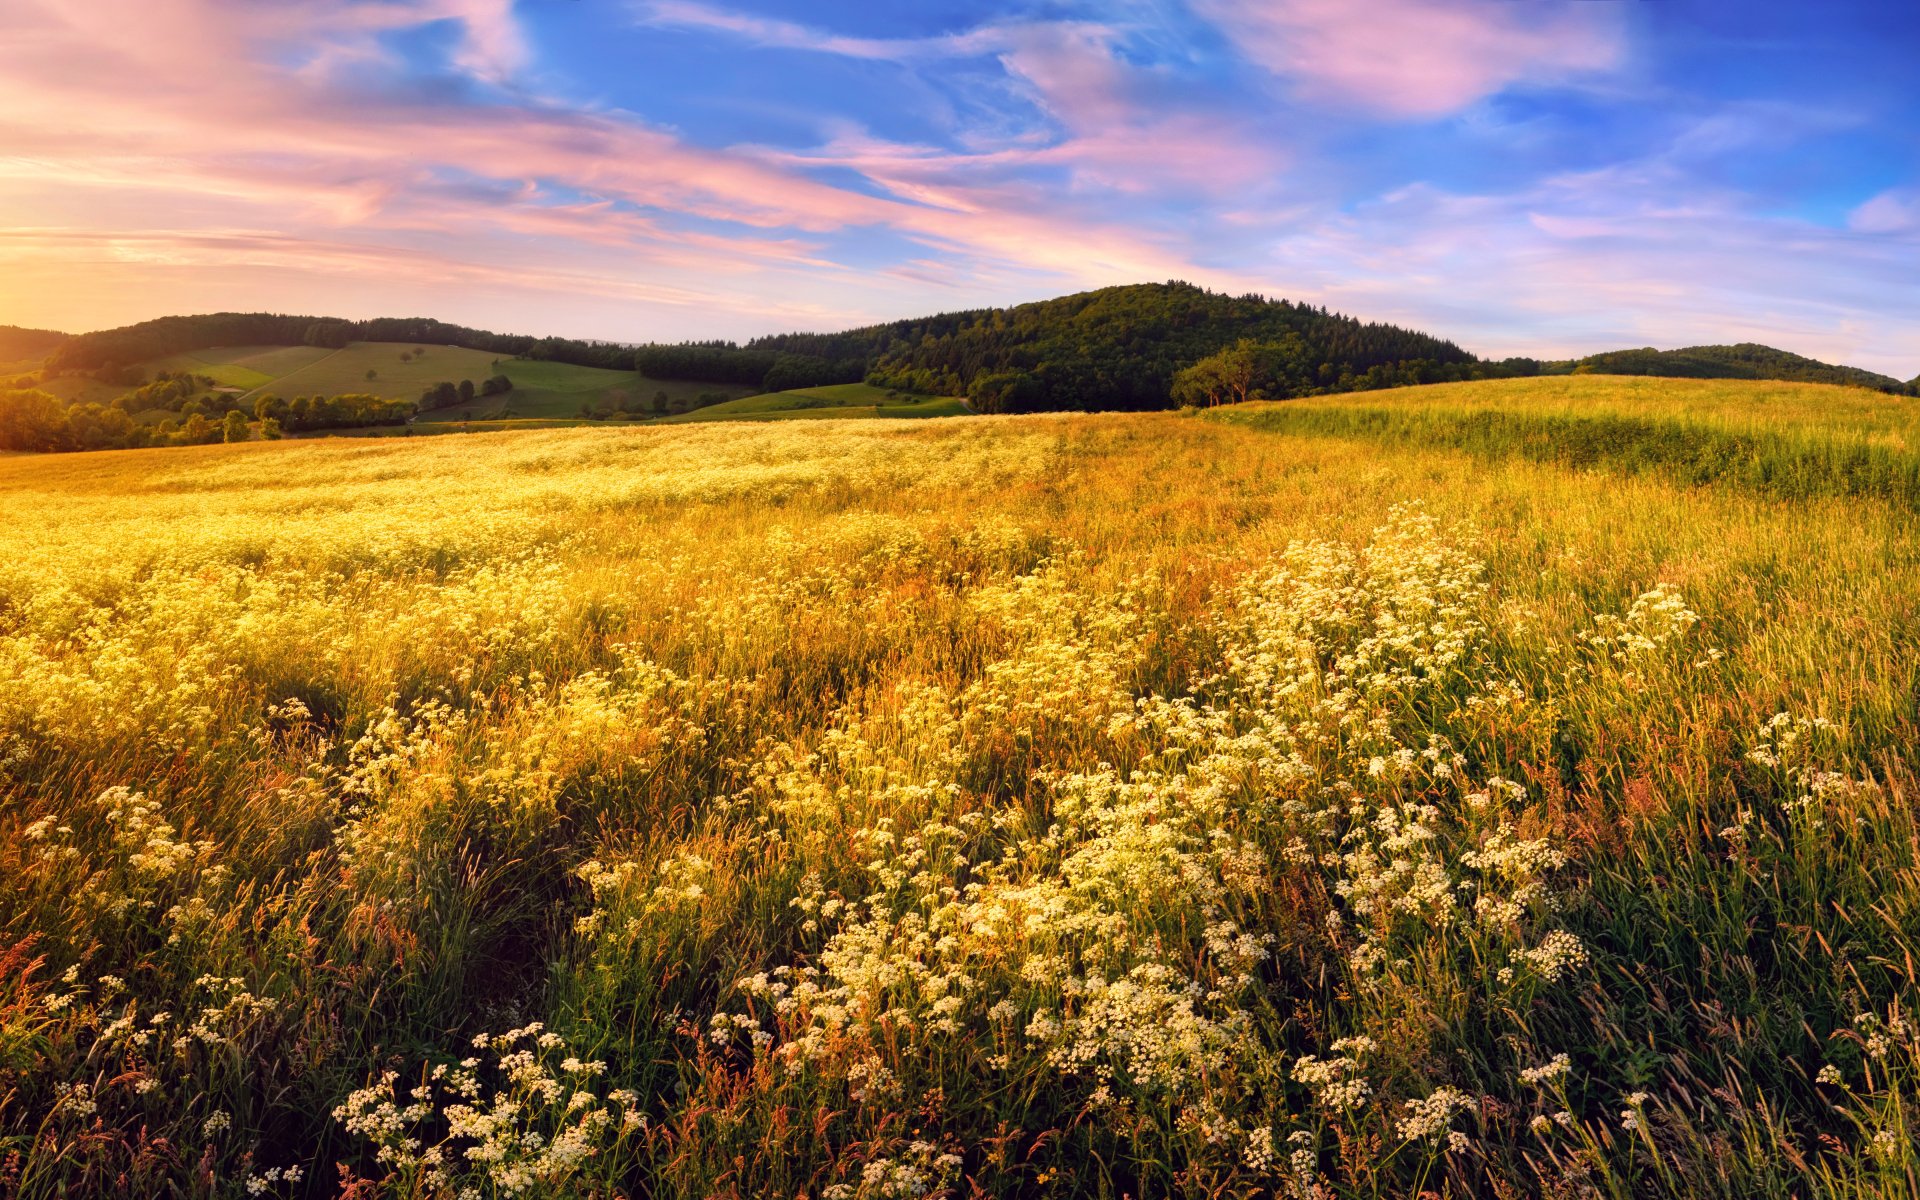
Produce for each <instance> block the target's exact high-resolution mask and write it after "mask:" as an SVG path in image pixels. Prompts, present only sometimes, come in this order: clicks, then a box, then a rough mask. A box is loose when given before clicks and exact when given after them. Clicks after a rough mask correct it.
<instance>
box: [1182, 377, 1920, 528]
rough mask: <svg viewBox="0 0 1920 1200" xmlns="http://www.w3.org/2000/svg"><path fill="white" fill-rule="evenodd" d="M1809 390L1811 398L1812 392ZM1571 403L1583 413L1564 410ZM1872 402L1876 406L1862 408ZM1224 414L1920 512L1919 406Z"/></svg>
mask: <svg viewBox="0 0 1920 1200" xmlns="http://www.w3.org/2000/svg"><path fill="white" fill-rule="evenodd" d="M1800 389H1805V390H1804V391H1802V390H1800ZM1569 395H1578V396H1581V397H1582V400H1583V403H1581V404H1579V405H1569V404H1565V403H1556V402H1560V401H1564V399H1565V398H1566V397H1568V396H1569ZM1869 396H1872V397H1876V398H1875V399H1873V400H1867V399H1865V397H1869ZM1386 399H1388V400H1390V401H1391V402H1390V403H1383V402H1382V398H1381V397H1370V398H1368V399H1365V400H1355V399H1338V400H1331V399H1321V400H1307V401H1293V402H1289V403H1285V404H1266V405H1248V406H1245V407H1243V408H1238V409H1234V410H1222V411H1221V412H1219V413H1218V414H1216V415H1217V417H1218V419H1220V420H1225V421H1230V422H1234V423H1237V424H1245V425H1250V426H1254V427H1257V428H1261V429H1265V430H1268V431H1271V432H1278V433H1288V434H1294V435H1300V436H1312V437H1340V438H1358V439H1363V440H1366V441H1371V442H1379V443H1383V444H1386V445H1389V446H1398V447H1421V448H1429V449H1458V450H1462V451H1465V452H1467V453H1470V454H1474V455H1477V456H1479V457H1481V458H1484V459H1497V458H1509V457H1514V458H1525V459H1529V460H1531V461H1534V462H1541V463H1548V464H1552V465H1555V466H1560V467H1566V468H1569V469H1576V470H1608V471H1615V472H1623V473H1629V474H1638V473H1648V472H1651V473H1657V474H1660V475H1663V476H1665V477H1667V478H1670V479H1673V480H1675V481H1677V482H1680V483H1684V484H1689V485H1696V486H1697V485H1705V484H1715V483H1725V484H1730V485H1735V486H1738V487H1742V488H1746V489H1749V490H1752V491H1754V492H1757V493H1760V494H1762V495H1766V496H1771V497H1775V498H1779V499H1787V500H1799V499H1810V498H1815V497H1829V496H1838V497H1871V498H1875V499H1880V500H1886V501H1889V502H1891V503H1895V504H1899V505H1902V506H1905V507H1920V450H1916V449H1914V448H1912V447H1913V446H1914V443H1913V442H1912V441H1910V440H1909V439H1910V437H1911V436H1912V434H1913V433H1914V431H1915V427H1916V424H1920V402H1915V401H1912V400H1900V399H1894V398H1887V397H1881V396H1879V394H1878V393H1871V392H1862V391H1860V390H1858V389H1841V388H1830V387H1823V386H1820V385H1752V384H1737V385H1729V384H1718V383H1708V384H1702V383H1693V382H1691V381H1689V382H1681V381H1668V380H1661V381H1634V382H1633V383H1631V384H1629V385H1622V384H1620V383H1617V382H1614V381H1606V382H1593V383H1569V382H1565V381H1560V380H1551V381H1548V380H1512V381H1503V382H1499V383H1474V384H1453V385H1444V386H1440V387H1433V388H1412V389H1406V390H1405V391H1402V392H1395V393H1390V394H1389V395H1388V396H1387V397H1386Z"/></svg>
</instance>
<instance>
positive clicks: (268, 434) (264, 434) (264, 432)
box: [260, 417, 286, 442]
mask: <svg viewBox="0 0 1920 1200" xmlns="http://www.w3.org/2000/svg"><path fill="white" fill-rule="evenodd" d="M284 436H286V435H285V434H283V433H281V432H280V422H278V421H276V420H274V419H273V418H272V417H262V418H261V420H260V440H261V441H263V442H277V441H279V440H280V439H281V438H282V437H284Z"/></svg>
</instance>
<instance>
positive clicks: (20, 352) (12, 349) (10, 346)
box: [0, 325, 73, 366]
mask: <svg viewBox="0 0 1920 1200" xmlns="http://www.w3.org/2000/svg"><path fill="white" fill-rule="evenodd" d="M72 336H73V335H72V334H68V333H61V332H59V331H58V330H53V329H22V328H21V327H20V326H18V325H0V364H6V365H10V366H11V365H29V364H34V363H37V362H38V361H39V360H40V359H42V358H45V357H46V356H47V355H48V354H50V353H52V352H53V350H54V349H55V348H57V347H58V346H59V345H60V344H61V343H63V342H65V341H67V340H68V339H69V338H71V337H72Z"/></svg>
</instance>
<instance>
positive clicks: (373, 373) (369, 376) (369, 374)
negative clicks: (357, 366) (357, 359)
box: [367, 367, 380, 381]
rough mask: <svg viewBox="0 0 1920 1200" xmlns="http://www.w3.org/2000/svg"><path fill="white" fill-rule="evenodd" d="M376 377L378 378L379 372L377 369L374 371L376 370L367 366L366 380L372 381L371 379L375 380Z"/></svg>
mask: <svg viewBox="0 0 1920 1200" xmlns="http://www.w3.org/2000/svg"><path fill="white" fill-rule="evenodd" d="M378 378H380V372H378V371H376V370H374V369H373V368H372V367H368V368H367V379H368V381H372V380H375V379H378Z"/></svg>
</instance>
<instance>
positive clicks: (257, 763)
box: [0, 381, 1920, 1200]
mask: <svg viewBox="0 0 1920 1200" xmlns="http://www.w3.org/2000/svg"><path fill="white" fill-rule="evenodd" d="M1610 382H1611V381H1600V382H1595V383H1592V384H1580V383H1578V382H1574V383H1571V384H1569V385H1568V386H1569V387H1572V388H1574V389H1575V390H1574V391H1571V392H1567V393H1563V394H1559V396H1558V397H1557V398H1556V399H1555V400H1554V401H1552V402H1553V403H1555V404H1558V403H1559V402H1560V401H1562V400H1567V399H1571V400H1574V401H1576V402H1577V401H1581V400H1585V401H1587V402H1589V403H1590V405H1592V406H1595V407H1601V406H1604V405H1605V404H1608V403H1611V404H1613V405H1615V412H1616V415H1619V416H1622V417H1626V416H1633V415H1635V412H1634V411H1628V409H1629V407H1630V406H1640V407H1639V408H1638V409H1637V410H1635V411H1637V413H1638V416H1639V418H1642V419H1645V418H1646V417H1647V414H1648V412H1649V411H1652V410H1653V409H1655V408H1657V407H1658V406H1660V405H1662V404H1665V405H1668V406H1670V407H1678V406H1679V401H1678V400H1673V399H1668V400H1662V399H1661V398H1660V397H1659V396H1658V395H1654V394H1640V393H1634V394H1632V395H1629V396H1626V397H1624V398H1622V397H1621V396H1613V397H1612V399H1611V400H1609V399H1608V397H1609V395H1610V394H1609V393H1606V392H1605V391H1603V390H1602V389H1603V388H1604V387H1605V386H1607V385H1608V384H1609V383H1610ZM1582 388H1587V389H1590V390H1586V391H1581V390H1580V389H1582ZM1721 398H1722V401H1723V402H1724V405H1725V411H1724V412H1722V413H1721V414H1720V415H1719V417H1717V418H1715V420H1719V421H1721V422H1722V424H1723V426H1724V427H1726V428H1731V427H1732V426H1733V424H1734V423H1735V422H1737V421H1739V420H1742V419H1743V418H1742V417H1741V416H1740V414H1739V405H1738V403H1737V394H1736V393H1735V392H1728V393H1724V394H1723V395H1722V397H1721ZM1528 402H1529V401H1528V400H1527V399H1526V397H1524V396H1519V395H1516V394H1503V395H1502V397H1501V398H1500V399H1498V400H1497V401H1489V404H1490V405H1491V406H1493V407H1502V406H1504V407H1511V408H1524V406H1525V404H1526V403H1528ZM1532 402H1535V403H1541V404H1546V403H1548V401H1547V400H1545V399H1543V398H1540V397H1535V398H1534V400H1533V401H1532ZM1808 407H1809V408H1810V409H1816V408H1818V407H1819V405H1816V404H1813V403H1812V402H1811V401H1809V403H1808ZM1235 415H1239V414H1235ZM1248 415H1254V414H1248ZM1556 415H1558V414H1557V411H1556ZM1761 419H1762V420H1764V421H1766V422H1772V423H1779V424H1780V425H1781V426H1782V428H1790V427H1792V425H1793V421H1792V420H1790V419H1789V418H1788V417H1786V416H1784V415H1779V414H1776V415H1772V416H1767V417H1765V418H1761ZM1807 419H1809V420H1830V421H1833V422H1836V423H1840V424H1842V425H1843V424H1844V422H1845V421H1846V420H1847V419H1848V418H1847V417H1846V416H1845V414H1844V413H1841V414H1837V415H1836V414H1834V413H1831V412H1829V413H1827V414H1826V415H1824V416H1822V415H1820V414H1818V413H1812V414H1809V415H1807ZM1863 419H1864V418H1863ZM1705 424H1707V425H1712V424H1713V422H1712V421H1707V422H1705ZM1896 432H1897V431H1896V430H1895V429H1894V428H1893V426H1892V425H1891V424H1888V425H1883V426H1881V427H1878V428H1876V429H1873V430H1868V429H1866V428H1864V427H1863V428H1862V429H1861V430H1860V435H1861V436H1866V437H1878V438H1883V439H1885V438H1891V437H1893V436H1895V434H1896ZM1306 433H1307V436H1292V435H1289V434H1286V433H1281V434H1278V435H1276V434H1275V433H1274V432H1273V431H1272V430H1270V429H1267V428H1257V427H1249V426H1248V425H1246V424H1243V423H1239V422H1237V421H1228V420H1221V421H1211V420H1187V419H1182V418H1180V417H1178V416H1176V415H1173V414H1149V415H1136V416H1104V417H1096V416H1047V417H1028V418H1006V419H1000V420H992V421H989V420H973V421H964V422H961V421H953V422H911V423H910V422H904V421H903V422H888V421H875V420H860V421H830V420H829V421H790V422H784V423H779V424H770V425H744V424H724V423H713V424H706V425H693V426H686V427H674V428H654V427H644V428H632V427H624V428H604V427H603V428H597V429H569V430H531V431H525V432H514V433H511V434H508V433H493V434H476V435H473V436H470V437H464V438H458V439H455V438H425V439H412V440H383V441H351V440H345V439H342V440H334V441H325V442H297V443H294V442H286V443H275V444H248V445H235V446H210V447H191V448H180V449H173V450H167V451H128V452H122V453H115V454H74V455H65V456H59V457H41V458H7V459H4V460H0V504H4V506H5V508H6V510H7V511H8V513H9V515H10V518H11V519H10V520H9V521H8V522H6V523H5V524H4V525H0V878H5V879H7V880H9V881H10V883H9V886H8V887H5V888H0V1062H3V1063H4V1064H5V1069H6V1070H7V1071H8V1073H9V1074H8V1084H9V1091H8V1093H7V1095H8V1100H7V1103H6V1104H5V1105H4V1106H0V1159H4V1158H5V1156H6V1155H12V1156H14V1157H12V1158H11V1159H6V1161H8V1162H10V1163H11V1164H12V1165H11V1166H9V1168H8V1170H10V1171H11V1172H12V1174H11V1175H7V1176H0V1178H4V1179H5V1180H6V1183H7V1186H8V1187H9V1188H10V1189H11V1196H10V1197H9V1200H12V1198H13V1197H18V1198H19V1200H40V1198H42V1197H47V1198H51V1197H55V1196H67V1195H92V1194H106V1193H112V1192H115V1191H118V1192H131V1193H134V1194H143V1195H164V1194H170V1193H173V1194H193V1195H218V1196H227V1195H232V1196H235V1197H238V1196H240V1195H243V1194H247V1193H248V1191H249V1185H255V1186H257V1187H258V1188H259V1189H260V1193H261V1194H268V1195H276V1196H283V1197H284V1196H291V1195H302V1196H316V1197H318V1196H333V1195H335V1194H336V1193H337V1192H338V1191H339V1190H340V1189H341V1181H342V1180H343V1179H346V1180H355V1181H359V1182H358V1183H357V1184H355V1185H354V1186H355V1188H356V1190H354V1191H353V1192H352V1193H351V1194H353V1195H355V1196H359V1197H364V1198H367V1200H372V1198H374V1197H380V1198H383V1200H385V1198H393V1200H398V1198H401V1197H405V1198H406V1200H423V1198H426V1197H435V1198H438V1197H441V1196H446V1197H454V1196H458V1195H459V1194H460V1193H461V1190H462V1189H463V1188H466V1187H471V1188H473V1189H474V1191H475V1193H477V1194H479V1195H483V1196H503V1195H509V1194H520V1195H542V1196H562V1197H580V1198H582V1200H584V1198H585V1197H588V1196H594V1197H599V1198H603V1200H604V1198H605V1197H608V1196H611V1195H614V1194H616V1193H618V1194H625V1195H631V1196H646V1197H650V1198H652V1197H658V1198H663V1200H664V1198H670V1197H687V1198H689V1200H691V1198H694V1197H700V1198H703V1200H704V1198H709V1197H723V1198H738V1200H746V1198H749V1197H760V1196H775V1195H778V1196H797V1195H802V1194H804V1195H806V1196H809V1197H818V1198H819V1200H882V1198H883V1197H885V1198H889V1200H891V1198H893V1197H903V1196H913V1195H920V1196H928V1197H932V1196H942V1197H945V1196H956V1197H959V1196H969V1195H975V1194H982V1195H988V1196H1009V1197H1013V1196H1018V1197H1046V1198H1050V1200H1051V1198H1059V1200H1068V1198H1080V1197H1085V1198H1087V1200H1096V1198H1097V1200H1117V1197H1119V1196H1122V1195H1131V1196H1135V1197H1140V1196H1171V1195H1210V1196H1235V1197H1238V1196H1266V1195H1291V1196H1313V1197H1316V1198H1318V1197H1341V1198H1343V1200H1345V1198H1352V1200H1358V1198H1361V1197H1366V1198H1369V1200H1381V1198H1386V1197H1396V1198H1397V1197H1403V1196H1416V1195H1421V1194H1423V1193H1431V1194H1434V1195H1438V1196H1445V1197H1461V1198H1467V1197H1480V1196H1503V1195H1504V1196H1532V1195H1557V1196H1569V1197H1571V1196H1599V1197H1607V1198H1608V1200H1629V1198H1633V1197H1641V1196H1702V1197H1704V1196H1714V1197H1728V1198H1732V1197H1742V1198H1745V1197H1766V1198H1774V1197H1777V1198H1779V1200H1787V1198H1788V1197H1793V1198H1796V1200H1802V1198H1807V1200H1810V1198H1813V1197H1822V1198H1825V1197H1834V1198H1846V1200H1856V1198H1857V1200H1866V1198H1868V1197H1873V1198H1876V1200H1886V1198H1889V1197H1912V1196H1916V1195H1920V1175H1917V1172H1920V1121H1916V1118H1915V1114H1916V1112H1920V1029H1916V1027H1915V1022H1914V1019H1913V1016H1912V1014H1913V1012H1914V1011H1915V1006H1916V1005H1917V1004H1920V982H1917V981H1916V976H1915V971H1914V968H1913V966H1912V964H1913V963H1914V962H1915V961H1916V957H1917V956H1920V934H1917V933H1916V931H1920V871H1916V869H1915V865H1914V846H1915V845H1916V844H1920V824H1916V820H1917V817H1920V807H1917V806H1916V805H1915V803H1914V801H1915V798H1916V796H1920V785H1917V782H1916V770H1915V768H1916V765H1920V764H1916V760H1915V755H1914V747H1915V746H1916V745H1920V715H1917V714H1916V712H1915V709H1914V705H1913V697H1914V696H1915V695H1916V694H1920V558H1917V557H1916V556H1915V554H1914V553H1913V546H1914V538H1915V534H1916V518H1915V516H1914V514H1913V512H1912V511H1910V510H1909V509H1908V508H1906V507H1905V506H1904V505H1898V504H1892V503H1886V502H1882V501H1878V500H1874V499H1871V498H1868V499H1851V500H1841V499H1837V498H1832V497H1813V498H1808V499H1803V500H1797V501H1793V502H1790V503H1781V502H1779V501H1778V500H1775V499H1773V498H1771V497H1766V496H1760V495H1756V494H1755V493H1754V492H1753V491H1752V490H1751V489H1750V488H1748V487H1746V486H1743V485H1739V484H1735V483H1732V482H1728V481H1726V480H1722V481H1720V482H1716V483H1709V484H1707V485H1704V486H1698V487H1682V486H1678V485H1677V484H1676V483H1675V481H1674V480H1672V479H1670V478H1668V477H1667V476H1666V474H1665V473H1664V472H1658V471H1640V472H1635V471H1615V470H1612V469H1610V468H1609V467H1608V466H1607V465H1606V464H1605V463H1604V462H1603V463H1601V464H1600V465H1599V466H1598V467H1595V468H1585V469H1580V470H1568V469H1566V468H1564V467H1562V466H1559V465H1556V464H1554V463H1550V462H1542V461H1535V460H1533V459H1531V458H1529V457H1526V456H1524V455H1517V454H1501V455H1490V456H1481V455H1471V454H1463V453H1460V452H1459V450H1458V449H1457V448H1454V447H1444V448H1427V447H1425V446H1422V445H1416V444H1405V443H1399V444H1395V443H1382V442H1380V441H1377V440H1372V439H1370V438H1365V437H1347V436H1325V435H1323V434H1322V433H1320V432H1317V431H1313V430H1308V431H1306ZM536 1023H537V1027H536ZM548 1039H554V1040H548ZM466 1060H471V1065H470V1066H465V1065H462V1064H463V1062H465V1061H466ZM596 1064H599V1065H596ZM387 1072H392V1073H393V1074H392V1075H391V1076H389V1075H388V1074H387ZM416 1088H418V1089H421V1090H420V1092H419V1094H418V1095H417V1096H416V1094H415V1091H414V1089H416ZM476 1110H477V1111H476ZM162 1138H164V1139H165V1141H164V1144H163V1145H162V1144H159V1142H158V1139H162ZM409 1138H412V1139H417V1141H414V1142H409V1141H408V1139H409ZM430 1151H437V1152H438V1157H437V1159H436V1158H430V1157H429V1152H430ZM470 1151H473V1152H475V1153H469V1152H470ZM289 1167H297V1168H298V1169H299V1177H298V1178H297V1179H292V1180H289V1178H288V1176H287V1175H286V1169H287V1168H289ZM268 1171H272V1172H274V1174H273V1175H272V1176H271V1177H268V1175H267V1174H266V1173H267V1172H268Z"/></svg>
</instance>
